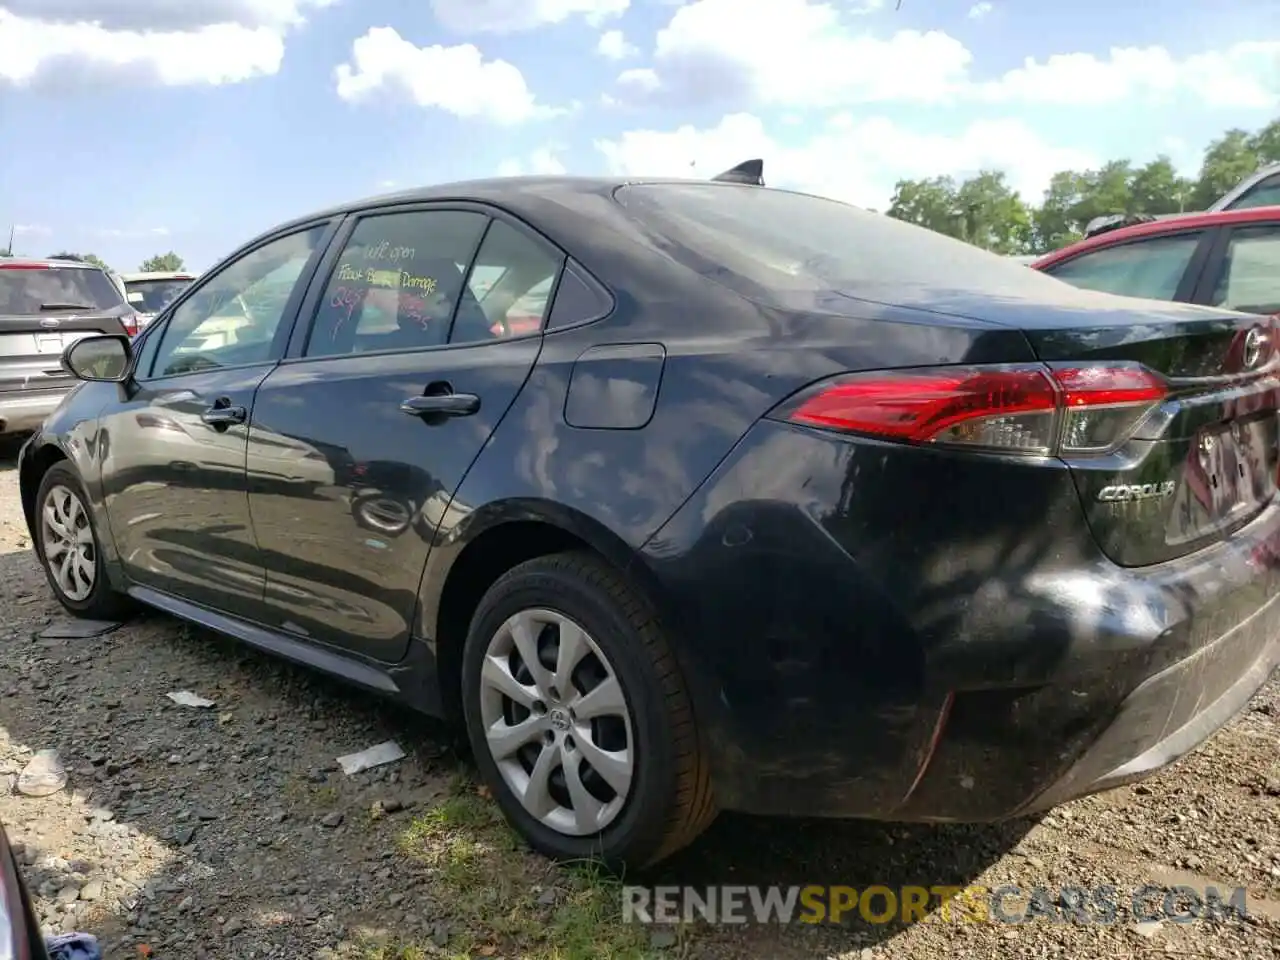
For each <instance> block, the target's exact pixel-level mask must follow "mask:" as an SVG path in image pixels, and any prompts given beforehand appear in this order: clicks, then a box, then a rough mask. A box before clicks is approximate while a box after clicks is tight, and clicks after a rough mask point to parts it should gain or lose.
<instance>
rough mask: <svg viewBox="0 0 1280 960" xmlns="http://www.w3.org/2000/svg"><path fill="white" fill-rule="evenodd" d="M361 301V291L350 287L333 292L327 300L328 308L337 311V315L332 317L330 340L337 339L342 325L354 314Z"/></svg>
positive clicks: (339, 288) (362, 297)
mask: <svg viewBox="0 0 1280 960" xmlns="http://www.w3.org/2000/svg"><path fill="white" fill-rule="evenodd" d="M363 299H364V296H363V294H362V293H361V291H359V290H356V289H353V288H352V287H338V288H337V289H336V290H334V291H333V295H332V296H331V297H330V298H329V306H330V307H332V308H333V309H334V310H336V311H337V315H336V316H335V317H334V321H333V331H332V333H331V334H330V337H331V338H333V339H337V336H338V334H339V333H340V332H341V330H342V327H343V325H344V324H346V322H347V321H348V320H350V319H351V315H352V314H353V313H355V310H356V307H357V306H359V304H360V301H361V300H363Z"/></svg>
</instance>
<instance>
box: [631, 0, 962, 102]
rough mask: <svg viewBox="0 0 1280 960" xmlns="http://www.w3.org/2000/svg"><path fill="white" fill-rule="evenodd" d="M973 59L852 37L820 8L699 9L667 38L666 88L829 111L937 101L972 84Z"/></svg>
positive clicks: (906, 40)
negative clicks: (968, 81) (968, 80)
mask: <svg viewBox="0 0 1280 960" xmlns="http://www.w3.org/2000/svg"><path fill="white" fill-rule="evenodd" d="M971 59H972V57H971V54H970V53H969V51H968V50H967V49H966V48H965V47H964V45H963V44H962V43H960V41H958V40H955V39H953V38H952V37H949V36H947V35H946V34H945V33H940V32H936V31H932V32H929V33H920V32H918V31H915V30H903V31H899V32H898V33H896V34H894V35H893V36H892V37H890V38H889V39H887V40H884V39H878V38H875V37H872V36H869V35H862V34H854V33H850V32H849V31H848V30H847V29H846V27H845V25H844V22H843V20H842V17H841V14H840V12H839V11H837V9H836V8H835V7H834V6H832V5H830V4H826V3H816V2H810V0H696V2H694V3H690V4H688V5H687V6H683V7H680V8H679V9H678V10H676V11H675V13H674V14H673V15H672V17H671V21H670V22H669V23H668V24H667V26H666V27H664V28H663V29H661V30H660V31H658V34H657V37H656V40H655V44H654V60H655V65H656V68H657V72H658V76H659V78H660V79H661V81H662V83H661V87H662V88H663V89H664V90H665V91H667V92H669V93H671V94H672V95H675V96H678V97H680V98H681V99H692V100H716V99H726V98H727V99H734V98H737V99H744V100H748V101H751V102H756V103H763V104H772V105H785V106H804V107H821V106H837V105H842V104H848V103H853V102H864V103H865V102H885V101H902V100H916V101H926V102H927V101H937V100H941V99H944V98H945V97H946V96H948V95H949V94H950V93H951V91H952V90H953V89H954V88H955V86H956V85H957V84H959V83H961V82H963V80H964V78H965V75H966V71H967V69H968V66H969V62H970V60H971Z"/></svg>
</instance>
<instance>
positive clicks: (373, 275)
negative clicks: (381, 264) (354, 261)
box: [364, 268, 400, 289]
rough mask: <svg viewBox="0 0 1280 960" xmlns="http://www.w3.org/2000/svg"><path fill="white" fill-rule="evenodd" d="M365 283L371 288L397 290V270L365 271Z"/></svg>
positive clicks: (398, 281) (398, 273) (398, 277)
mask: <svg viewBox="0 0 1280 960" xmlns="http://www.w3.org/2000/svg"><path fill="white" fill-rule="evenodd" d="M364 279H365V282H366V283H367V284H369V286H371V287H392V288H393V289H397V288H399V286H400V271H399V270H374V269H372V268H371V269H369V270H367V271H365V276H364Z"/></svg>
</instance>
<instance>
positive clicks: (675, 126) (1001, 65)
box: [0, 0, 1280, 270]
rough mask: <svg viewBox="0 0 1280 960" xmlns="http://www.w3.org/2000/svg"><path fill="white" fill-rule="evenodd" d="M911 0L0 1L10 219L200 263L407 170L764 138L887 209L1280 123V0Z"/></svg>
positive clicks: (1024, 185)
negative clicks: (902, 195)
mask: <svg viewBox="0 0 1280 960" xmlns="http://www.w3.org/2000/svg"><path fill="white" fill-rule="evenodd" d="M894 2H895V0H880V2H878V3H877V0H830V2H827V3H821V2H818V0H694V2H688V3H685V4H683V5H682V4H680V3H679V2H674V0H630V2H628V0H416V2H412V3H411V2H409V0H0V142H2V143H3V144H4V145H5V148H4V150H3V151H0V228H2V229H5V230H7V225H8V224H9V223H14V224H17V225H18V226H19V233H18V236H17V243H16V245H15V246H16V249H17V251H18V252H20V253H29V254H36V255H43V254H47V253H50V252H53V251H54V250H62V249H69V250H75V251H79V252H94V253H97V254H98V255H100V256H102V257H103V258H104V259H106V260H107V261H108V262H109V263H110V264H112V266H114V267H116V268H117V269H120V270H132V269H136V267H137V265H138V263H139V262H140V261H141V260H142V259H144V258H145V257H147V256H149V255H151V254H154V253H159V252H164V251H167V250H169V249H173V250H176V251H177V252H178V253H179V254H181V255H182V256H184V257H185V258H186V260H187V263H188V266H190V267H195V268H203V267H207V266H209V265H211V264H212V263H214V262H216V260H217V259H218V258H219V257H221V256H222V255H224V254H225V253H227V252H229V251H230V250H231V249H233V248H234V247H236V246H238V245H239V244H240V243H242V242H243V241H245V240H247V239H249V238H250V237H252V236H253V235H254V234H256V233H257V232H259V231H261V230H263V229H266V228H268V227H270V226H271V225H272V224H273V223H275V222H278V221H280V220H283V219H286V218H289V217H292V216H295V215H298V214H301V213H305V212H306V211H308V210H310V209H313V208H316V207H320V206H323V205H326V204H328V203H331V202H336V201H340V200H345V199H351V198H356V197H360V196H366V195H370V194H375V193H379V192H385V191H386V190H388V189H393V188H400V187H403V186H407V185H412V184H421V183H432V182H439V181H443V180H451V179H462V178H467V177H472V176H490V175H493V174H496V173H515V172H555V171H559V170H566V171H568V172H570V173H603V172H609V171H614V172H626V173H632V174H642V173H651V174H675V173H694V174H707V175H709V174H711V173H713V172H716V171H717V170H718V169H720V168H723V167H724V166H728V165H730V164H732V163H735V162H737V161H738V160H741V159H746V157H748V156H755V155H762V156H764V157H765V160H766V177H767V179H768V180H769V182H771V183H777V184H779V185H781V184H784V183H785V184H794V185H797V186H801V187H804V188H807V189H812V190H815V191H818V192H825V193H829V194H831V195H837V196H841V197H842V198H845V199H850V200H852V201H854V202H858V203H863V204H866V205H869V206H875V207H879V208H883V206H884V205H885V204H886V203H887V200H888V196H889V194H890V193H891V191H892V186H893V183H894V181H895V180H897V179H898V178H900V177H917V176H927V175H932V174H938V173H950V174H955V175H958V176H963V175H965V174H967V173H972V172H974V171H975V170H977V169H979V168H981V167H995V168H999V169H1004V170H1006V171H1007V172H1008V174H1009V176H1010V178H1011V180H1012V181H1013V182H1014V184H1015V185H1016V186H1018V187H1019V188H1020V189H1021V190H1023V192H1024V193H1025V194H1026V195H1028V196H1029V197H1032V198H1035V197H1038V192H1039V191H1040V190H1042V189H1043V186H1044V183H1045V181H1047V178H1048V176H1049V175H1050V174H1051V173H1052V172H1053V171H1054V170H1056V169H1061V168H1063V167H1074V166H1081V165H1088V164H1089V163H1094V162H1100V161H1102V160H1105V159H1108V158H1111V157H1115V156H1130V157H1132V158H1134V159H1135V160H1138V161H1142V160H1146V159H1150V158H1151V157H1153V156H1155V155H1156V154H1158V153H1161V152H1164V153H1169V154H1170V155H1172V156H1173V158H1174V159H1175V161H1176V162H1177V163H1178V164H1179V165H1180V166H1182V167H1184V168H1186V169H1187V170H1188V171H1192V172H1193V171H1194V169H1195V167H1196V166H1197V165H1198V161H1199V154H1200V151H1201V150H1202V149H1203V147H1204V145H1205V144H1206V143H1207V142H1208V141H1209V140H1210V139H1212V138H1213V137H1214V136H1216V135H1217V134H1219V133H1220V132H1221V131H1222V130H1223V129H1224V128H1226V127H1228V126H1233V125H1234V126H1243V127H1247V128H1256V127H1259V126H1261V125H1262V124H1264V123H1266V122H1268V121H1269V120H1271V119H1273V118H1274V117H1275V116H1277V115H1280V0H1233V2H1232V3H1230V4H1210V3H1206V2H1203V0H1164V2H1163V3H1161V4H1160V5H1159V7H1158V9H1159V16H1154V15H1152V14H1153V11H1154V10H1155V9H1157V8H1156V7H1155V6H1154V5H1146V4H1123V3H1116V2H1114V0H1111V2H1107V3H1103V2H1101V0H1077V2H1074V3H1071V4H1057V3H1054V4H1051V3H1028V2H1026V0H991V2H989V3H975V2H974V0H902V8H901V9H900V10H896V11H895V10H894ZM613 32H620V34H621V36H615V35H611V36H609V37H607V38H606V37H605V35H606V34H612V33H613ZM602 38H604V39H602ZM1029 61H1030V62H1031V65H1030V66H1028V62H1029ZM340 65H345V66H340ZM695 164H696V165H695Z"/></svg>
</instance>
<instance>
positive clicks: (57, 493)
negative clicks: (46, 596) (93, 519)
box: [40, 484, 98, 602]
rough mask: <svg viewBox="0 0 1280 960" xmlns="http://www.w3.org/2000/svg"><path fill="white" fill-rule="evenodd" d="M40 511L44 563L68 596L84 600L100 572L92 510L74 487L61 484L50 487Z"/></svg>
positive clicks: (91, 590)
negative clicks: (91, 525)
mask: <svg viewBox="0 0 1280 960" xmlns="http://www.w3.org/2000/svg"><path fill="white" fill-rule="evenodd" d="M40 513H41V523H40V531H41V544H40V546H41V549H42V551H43V553H44V562H45V565H46V566H47V567H48V568H49V572H50V573H51V574H53V579H54V582H56V583H57V585H58V589H59V590H61V591H62V593H63V594H64V595H65V596H66V598H67V599H68V600H74V601H76V602H79V601H81V600H84V599H85V598H86V597H88V596H89V594H90V593H92V592H93V582H94V579H95V577H96V576H97V572H98V554H97V547H96V544H95V543H94V542H93V529H92V528H91V527H90V526H89V512H88V511H87V510H86V509H85V506H84V504H83V503H81V502H80V497H79V495H78V494H77V493H76V492H75V491H74V490H72V489H71V488H70V487H65V486H63V485H62V484H58V485H57V486H53V487H50V488H49V492H48V494H47V495H46V496H45V498H44V507H43V509H42V510H41V511H40Z"/></svg>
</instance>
